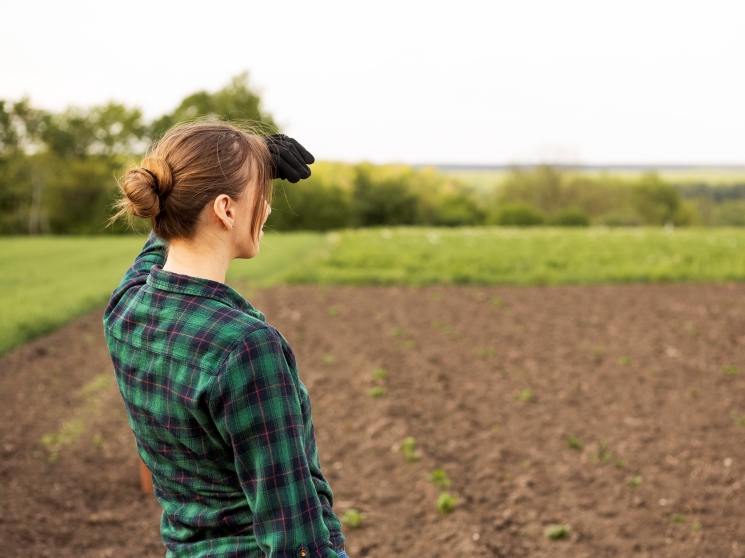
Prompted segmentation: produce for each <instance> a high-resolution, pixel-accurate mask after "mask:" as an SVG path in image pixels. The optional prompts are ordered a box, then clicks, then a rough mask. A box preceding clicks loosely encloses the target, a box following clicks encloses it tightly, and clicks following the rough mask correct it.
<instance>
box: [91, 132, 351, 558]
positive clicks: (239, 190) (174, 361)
mask: <svg viewBox="0 0 745 558" xmlns="http://www.w3.org/2000/svg"><path fill="white" fill-rule="evenodd" d="M312 162H313V157H312V155H310V153H308V152H307V151H305V150H304V149H303V148H302V146H300V144H298V143H297V142H295V141H294V140H292V139H291V138H287V137H286V136H270V137H268V138H265V139H262V138H260V137H259V136H256V135H252V134H250V133H246V132H243V131H241V130H238V129H237V128H235V127H233V126H231V125H228V124H209V123H202V124H190V125H185V126H180V127H176V128H173V129H171V130H170V131H168V132H167V133H166V134H165V136H164V137H163V138H162V139H161V140H160V141H159V142H158V143H157V144H156V145H155V146H154V147H153V148H152V149H151V151H150V154H149V155H148V156H147V157H146V158H145V159H144V160H143V161H142V164H141V166H140V167H136V168H132V169H130V170H129V171H128V172H127V173H126V175H125V177H124V179H123V181H122V183H121V184H120V189H121V190H122V193H123V196H122V199H121V200H120V201H119V202H118V208H119V212H118V213H117V215H116V216H115V218H118V217H120V216H122V215H125V216H128V217H130V218H131V217H132V216H138V217H145V218H148V219H150V222H151V224H152V228H153V232H152V233H151V234H150V237H149V238H148V240H147V243H146V244H145V246H144V248H143V250H142V252H141V253H140V254H139V256H138V257H137V259H136V260H135V262H134V264H133V265H132V267H131V268H130V269H129V270H128V271H127V272H126V273H125V275H124V278H123V279H122V281H121V283H120V285H119V286H118V287H117V289H116V290H115V291H114V293H113V294H112V296H111V301H110V302H109V305H108V307H107V309H106V312H105V314H104V319H103V321H104V330H105V334H106V341H107V344H108V346H109V352H110V353H111V359H112V361H113V363H114V369H115V372H116V378H117V382H118V385H119V389H120V391H121V394H122V397H123V398H124V403H125V406H126V409H127V415H128V417H129V423H130V426H131V427H132V430H133V431H134V434H135V438H136V440H137V448H138V450H139V453H140V456H141V457H142V460H143V461H144V463H145V464H146V465H147V467H148V469H149V470H150V472H151V473H152V477H153V485H154V488H155V494H156V496H157V498H158V500H159V501H160V503H161V505H162V507H163V514H162V517H161V534H162V537H163V542H164V544H165V546H166V548H167V556H174V557H176V556H199V557H207V556H209V557H222V556H241V557H248V558H254V557H256V558H258V557H262V556H265V557H266V558H274V557H281V558H290V557H292V558H297V557H300V558H304V557H324V558H325V557H331V558H336V557H342V558H344V557H346V554H345V553H344V549H343V544H344V536H343V535H342V533H341V525H340V523H339V520H338V519H337V517H336V515H335V514H334V512H333V511H332V508H331V506H332V503H333V495H332V493H331V488H330V487H329V484H328V482H327V481H326V479H325V478H324V476H323V474H322V473H321V468H320V465H319V460H318V451H317V449H316V443H315V436H314V431H313V422H312V419H311V406H310V400H309V398H308V393H307V391H306V389H305V386H304V385H303V383H302V382H301V381H300V379H299V377H298V371H297V366H296V362H295V356H294V354H293V352H292V349H291V348H290V346H289V345H288V343H287V341H286V340H285V338H284V337H282V335H281V334H280V333H279V332H278V331H277V330H276V329H274V328H273V327H272V326H270V325H268V324H267V323H266V321H265V319H264V315H263V314H262V313H261V312H259V311H258V310H255V309H254V308H253V307H252V306H251V305H250V304H249V303H248V302H246V300H245V299H244V298H243V297H242V296H241V295H240V294H238V293H237V292H236V291H235V290H233V289H232V288H230V287H229V286H227V285H225V273H226V271H227V269H228V265H229V264H230V262H231V260H233V259H235V258H253V257H254V256H256V254H258V252H259V246H260V241H261V237H262V236H263V234H264V233H263V230H262V227H263V225H264V223H265V221H266V218H267V217H268V215H269V213H270V212H271V209H270V206H269V202H270V201H271V190H272V183H271V179H272V178H278V177H279V178H287V179H290V180H292V181H295V182H296V181H297V180H299V179H300V178H307V177H308V176H310V169H309V168H308V166H307V164H309V163H312ZM166 243H167V244H166Z"/></svg>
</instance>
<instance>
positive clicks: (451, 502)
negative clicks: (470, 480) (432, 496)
mask: <svg viewBox="0 0 745 558" xmlns="http://www.w3.org/2000/svg"><path fill="white" fill-rule="evenodd" d="M457 503H458V499H457V498H456V497H455V496H451V495H450V494H448V493H447V492H441V493H440V495H439V496H438V497H437V511H438V512H440V513H441V514H442V515H447V514H449V513H452V512H453V510H454V509H455V506H456V505H457Z"/></svg>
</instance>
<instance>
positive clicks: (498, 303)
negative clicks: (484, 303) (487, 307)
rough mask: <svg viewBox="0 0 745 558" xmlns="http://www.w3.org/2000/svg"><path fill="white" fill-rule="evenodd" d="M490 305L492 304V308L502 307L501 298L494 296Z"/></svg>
mask: <svg viewBox="0 0 745 558" xmlns="http://www.w3.org/2000/svg"><path fill="white" fill-rule="evenodd" d="M490 302H491V305H492V306H494V308H501V307H502V299H501V298H499V297H498V296H495V297H494V298H492V299H491V301H490Z"/></svg>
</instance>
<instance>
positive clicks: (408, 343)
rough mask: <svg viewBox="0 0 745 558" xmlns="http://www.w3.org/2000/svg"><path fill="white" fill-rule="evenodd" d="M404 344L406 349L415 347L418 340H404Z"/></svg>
mask: <svg viewBox="0 0 745 558" xmlns="http://www.w3.org/2000/svg"><path fill="white" fill-rule="evenodd" d="M402 346H403V348H404V349H413V348H414V347H416V341H414V340H413V339H407V340H406V341H404V342H403V345H402Z"/></svg>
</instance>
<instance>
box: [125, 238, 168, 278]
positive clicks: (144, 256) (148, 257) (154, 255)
mask: <svg viewBox="0 0 745 558" xmlns="http://www.w3.org/2000/svg"><path fill="white" fill-rule="evenodd" d="M167 249H168V244H167V243H166V242H165V241H164V240H161V239H160V238H158V237H157V236H155V232H153V231H150V235H149V236H148V237H147V241H146V242H145V245H144V246H143V247H142V250H140V253H139V254H138V255H137V257H136V258H135V261H134V263H133V264H132V266H131V267H130V268H129V269H128V270H127V272H126V273H125V274H124V277H122V280H121V282H120V283H119V287H122V286H123V285H125V284H126V283H128V282H129V281H131V280H132V279H138V278H140V277H142V276H143V275H145V276H147V275H148V274H149V273H150V268H151V267H153V266H154V265H159V266H161V267H163V264H165V262H166V250H167Z"/></svg>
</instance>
